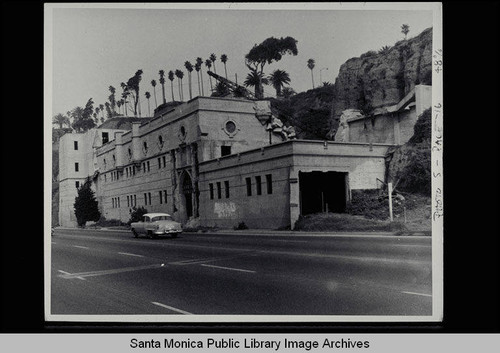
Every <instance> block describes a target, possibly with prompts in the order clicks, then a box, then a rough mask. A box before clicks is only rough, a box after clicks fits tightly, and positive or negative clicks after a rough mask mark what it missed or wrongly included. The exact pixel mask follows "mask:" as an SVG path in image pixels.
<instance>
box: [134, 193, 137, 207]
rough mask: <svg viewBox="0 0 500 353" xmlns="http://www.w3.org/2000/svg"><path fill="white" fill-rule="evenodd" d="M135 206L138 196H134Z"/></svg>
mask: <svg viewBox="0 0 500 353" xmlns="http://www.w3.org/2000/svg"><path fill="white" fill-rule="evenodd" d="M134 206H137V195H134Z"/></svg>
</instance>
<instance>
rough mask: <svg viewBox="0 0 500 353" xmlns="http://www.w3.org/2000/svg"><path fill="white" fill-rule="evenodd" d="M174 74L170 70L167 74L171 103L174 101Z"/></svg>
mask: <svg viewBox="0 0 500 353" xmlns="http://www.w3.org/2000/svg"><path fill="white" fill-rule="evenodd" d="M174 78H175V76H174V72H173V71H172V70H170V71H169V72H168V79H169V80H170V90H171V91H172V102H174V101H175V98H174Z"/></svg>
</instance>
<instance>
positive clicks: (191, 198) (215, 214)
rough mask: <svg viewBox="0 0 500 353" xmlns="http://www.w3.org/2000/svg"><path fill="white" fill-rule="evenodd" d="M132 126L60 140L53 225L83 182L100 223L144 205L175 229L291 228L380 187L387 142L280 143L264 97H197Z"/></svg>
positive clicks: (65, 214) (68, 214) (69, 211)
mask: <svg viewBox="0 0 500 353" xmlns="http://www.w3.org/2000/svg"><path fill="white" fill-rule="evenodd" d="M141 121H142V122H141ZM141 121H134V122H132V124H131V129H130V130H127V129H102V128H97V129H93V130H91V131H88V132H86V133H85V134H67V135H65V136H63V137H62V138H61V140H60V144H61V147H60V166H61V167H60V168H61V170H60V175H61V179H60V180H61V181H60V185H61V197H60V215H59V216H60V219H59V221H60V224H61V225H63V226H76V219H75V216H74V212H73V203H74V198H75V196H76V190H77V189H76V182H77V181H78V182H80V183H81V182H83V180H84V179H85V177H87V176H92V177H93V180H94V187H95V192H96V197H97V200H98V202H99V207H100V209H101V213H102V214H103V215H104V216H105V217H106V219H120V220H122V221H125V222H126V221H128V219H129V218H130V210H131V208H132V207H134V206H136V207H139V206H144V207H145V208H146V209H147V210H148V211H149V212H167V213H169V214H171V215H172V216H173V217H174V218H175V219H176V220H178V221H180V222H182V223H184V224H185V223H186V222H187V221H188V220H189V219H197V220H198V221H199V224H200V225H203V226H217V227H233V226H235V225H237V224H238V223H240V222H245V224H246V225H248V226H249V227H251V228H279V227H287V226H291V227H293V225H294V223H295V221H296V220H297V219H298V217H299V215H301V214H310V213H315V212H325V211H328V212H342V211H344V209H345V206H346V203H347V202H348V201H349V199H350V193H351V191H352V190H356V189H376V188H378V187H380V183H379V182H378V181H377V179H379V180H383V179H384V173H385V160H384V157H385V155H386V152H387V149H388V148H389V147H390V146H392V145H393V143H367V142H345V143H339V142H327V141H305V140H288V139H287V138H286V136H287V135H286V134H285V133H284V131H285V130H286V129H287V127H284V126H281V124H280V122H279V121H278V122H276V121H275V119H274V118H273V117H272V116H271V113H270V107H269V102H267V101H252V100H245V99H228V98H213V97H197V98H194V99H192V100H190V101H188V102H186V103H183V104H180V105H178V106H175V107H166V108H164V109H158V110H157V111H156V112H155V117H154V118H152V119H147V120H146V121H144V120H141ZM104 127H106V126H104ZM108 127H109V126H108ZM116 127H117V126H116ZM120 127H122V126H120ZM106 134H107V138H108V140H107V141H106V138H105V137H106ZM75 143H77V144H78V149H75V146H76V145H75ZM76 163H78V167H77V165H76Z"/></svg>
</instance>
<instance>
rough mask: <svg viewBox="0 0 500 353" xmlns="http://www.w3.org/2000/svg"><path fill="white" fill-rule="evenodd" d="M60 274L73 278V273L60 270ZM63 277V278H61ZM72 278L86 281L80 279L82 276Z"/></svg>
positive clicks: (83, 279)
mask: <svg viewBox="0 0 500 353" xmlns="http://www.w3.org/2000/svg"><path fill="white" fill-rule="evenodd" d="M58 271H59V272H60V273H62V274H63V275H65V276H72V274H71V273H69V272H66V271H63V270H58ZM61 277H62V276H61ZM71 278H78V279H81V280H82V281H85V278H83V277H80V276H76V277H71Z"/></svg>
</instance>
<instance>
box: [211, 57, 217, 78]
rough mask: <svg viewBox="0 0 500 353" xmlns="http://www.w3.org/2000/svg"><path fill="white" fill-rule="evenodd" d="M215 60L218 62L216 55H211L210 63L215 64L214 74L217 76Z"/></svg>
mask: <svg viewBox="0 0 500 353" xmlns="http://www.w3.org/2000/svg"><path fill="white" fill-rule="evenodd" d="M215 60H217V57H216V56H215V54H214V53H212V54H210V61H211V62H212V63H213V64H214V72H215V74H216V75H217V69H216V68H215Z"/></svg>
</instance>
